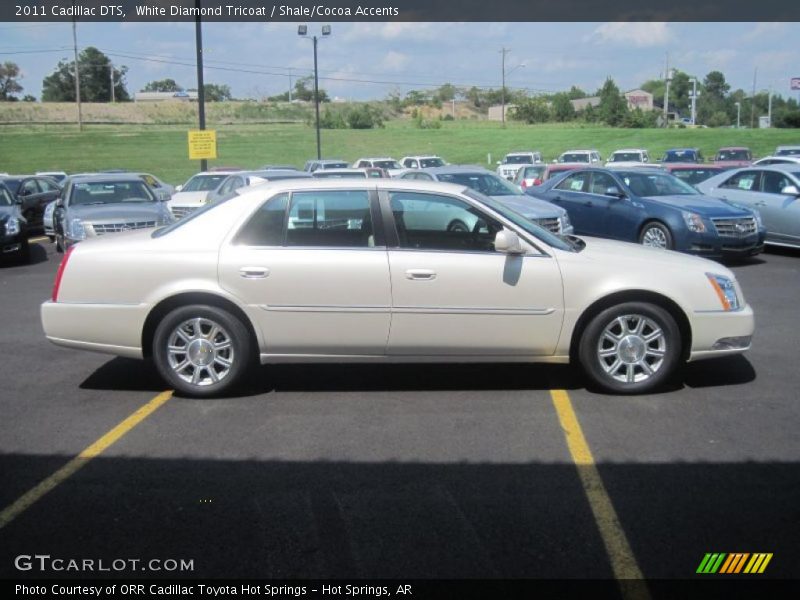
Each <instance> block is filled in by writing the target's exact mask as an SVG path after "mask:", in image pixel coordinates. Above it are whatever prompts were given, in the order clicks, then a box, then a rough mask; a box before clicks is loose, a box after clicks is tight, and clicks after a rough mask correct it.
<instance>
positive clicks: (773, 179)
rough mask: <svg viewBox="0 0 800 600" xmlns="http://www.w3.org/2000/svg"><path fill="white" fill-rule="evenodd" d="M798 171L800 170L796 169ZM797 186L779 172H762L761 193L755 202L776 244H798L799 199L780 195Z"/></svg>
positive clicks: (799, 234)
mask: <svg viewBox="0 0 800 600" xmlns="http://www.w3.org/2000/svg"><path fill="white" fill-rule="evenodd" d="M798 170H800V169H798ZM790 185H793V186H796V187H797V186H798V183H797V182H795V181H794V180H792V179H791V178H790V177H789V175H787V174H785V173H781V172H780V171H762V173H761V193H760V194H759V195H758V200H757V201H756V202H755V206H756V208H758V210H759V212H760V213H761V218H762V220H763V221H764V226H765V227H766V228H767V231H768V232H769V234H770V238H771V239H772V240H773V241H776V242H786V243H791V244H797V243H798V242H800V198H798V197H797V196H794V195H788V194H782V193H781V190H783V189H784V188H785V187H787V186H790Z"/></svg>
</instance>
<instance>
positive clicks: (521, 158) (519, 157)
mask: <svg viewBox="0 0 800 600" xmlns="http://www.w3.org/2000/svg"><path fill="white" fill-rule="evenodd" d="M532 162H533V160H532V157H531V155H530V154H507V155H506V157H505V159H503V164H506V165H527V164H530V163H532Z"/></svg>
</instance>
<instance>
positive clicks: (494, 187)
mask: <svg viewBox="0 0 800 600" xmlns="http://www.w3.org/2000/svg"><path fill="white" fill-rule="evenodd" d="M439 181H444V182H446V183H455V184H456V185H463V186H464V187H468V188H469V189H471V190H475V191H476V192H480V193H481V194H484V195H486V196H519V195H520V191H519V189H518V188H517V187H515V186H514V185H512V184H510V183H509V182H508V181H507V180H505V179H503V178H502V177H498V176H497V175H495V174H494V173H488V172H487V173H442V174H440V175H439Z"/></svg>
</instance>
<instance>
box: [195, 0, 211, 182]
mask: <svg viewBox="0 0 800 600" xmlns="http://www.w3.org/2000/svg"><path fill="white" fill-rule="evenodd" d="M194 5H195V7H196V8H197V17H195V21H194V41H195V52H196V55H197V115H198V121H199V123H198V126H199V129H200V131H202V130H204V129H205V128H206V92H205V89H204V88H205V85H204V84H203V27H202V24H201V22H200V0H194ZM207 169H208V160H206V159H205V158H201V159H200V171H206V170H207Z"/></svg>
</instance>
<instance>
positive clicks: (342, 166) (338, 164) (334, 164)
mask: <svg viewBox="0 0 800 600" xmlns="http://www.w3.org/2000/svg"><path fill="white" fill-rule="evenodd" d="M349 166H350V165H348V164H347V163H344V162H332V163H324V164H323V165H322V168H323V169H346V168H347V167H349Z"/></svg>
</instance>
